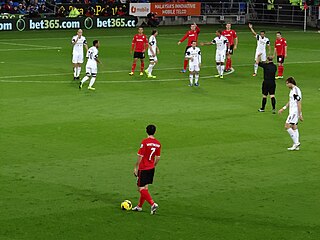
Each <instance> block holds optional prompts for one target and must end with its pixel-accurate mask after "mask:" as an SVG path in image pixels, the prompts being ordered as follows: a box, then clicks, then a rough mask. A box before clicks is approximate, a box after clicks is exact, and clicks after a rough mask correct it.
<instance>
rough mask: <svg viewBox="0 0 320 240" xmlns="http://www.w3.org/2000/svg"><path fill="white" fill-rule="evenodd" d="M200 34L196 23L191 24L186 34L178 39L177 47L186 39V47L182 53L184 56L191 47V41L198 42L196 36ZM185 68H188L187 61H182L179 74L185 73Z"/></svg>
mask: <svg viewBox="0 0 320 240" xmlns="http://www.w3.org/2000/svg"><path fill="white" fill-rule="evenodd" d="M199 34H200V28H199V27H198V26H197V24H196V23H193V24H192V25H191V26H190V30H189V31H187V32H186V34H185V35H184V36H183V37H182V38H181V39H180V41H179V42H178V45H180V44H181V43H182V42H183V41H184V40H186V39H187V38H188V44H187V47H186V50H185V52H184V54H186V52H187V49H188V48H189V47H191V42H192V41H196V42H197V41H198V36H199ZM187 66H188V60H186V59H184V62H183V69H182V70H181V71H180V72H181V73H185V72H186V71H187Z"/></svg>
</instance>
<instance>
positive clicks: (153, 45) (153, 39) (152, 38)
mask: <svg viewBox="0 0 320 240" xmlns="http://www.w3.org/2000/svg"><path fill="white" fill-rule="evenodd" d="M149 46H150V47H151V48H152V51H153V53H154V55H157V39H156V37H155V36H153V35H151V36H150V37H149ZM148 55H149V56H152V52H151V50H150V48H148Z"/></svg>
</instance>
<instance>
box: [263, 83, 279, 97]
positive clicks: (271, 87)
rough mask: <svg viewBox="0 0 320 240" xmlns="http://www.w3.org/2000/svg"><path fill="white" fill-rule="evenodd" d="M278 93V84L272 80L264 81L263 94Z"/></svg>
mask: <svg viewBox="0 0 320 240" xmlns="http://www.w3.org/2000/svg"><path fill="white" fill-rule="evenodd" d="M275 93H276V84H275V83H272V82H266V81H263V83H262V94H263V95H265V96H268V94H270V95H274V94H275Z"/></svg>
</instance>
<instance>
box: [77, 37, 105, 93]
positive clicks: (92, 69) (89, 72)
mask: <svg viewBox="0 0 320 240" xmlns="http://www.w3.org/2000/svg"><path fill="white" fill-rule="evenodd" d="M99 47H100V42H99V41H98V40H94V41H93V46H92V47H91V48H89V50H88V52H87V58H88V60H87V65H86V76H85V77H84V78H83V79H82V80H81V82H80V84H79V89H82V86H83V84H84V83H85V81H87V80H88V79H89V78H90V77H91V80H90V83H89V87H88V90H96V89H95V88H94V87H93V84H94V82H95V81H96V78H97V73H98V63H99V64H100V63H101V62H100V60H99V58H98V53H99V51H98V48H99Z"/></svg>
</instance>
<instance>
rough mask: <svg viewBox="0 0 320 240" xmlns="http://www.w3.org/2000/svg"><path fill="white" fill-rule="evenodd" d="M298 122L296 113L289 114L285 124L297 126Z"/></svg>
mask: <svg viewBox="0 0 320 240" xmlns="http://www.w3.org/2000/svg"><path fill="white" fill-rule="evenodd" d="M298 121H299V117H298V114H297V113H293V114H289V116H288V118H287V120H286V123H289V124H295V125H297V124H298Z"/></svg>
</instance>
